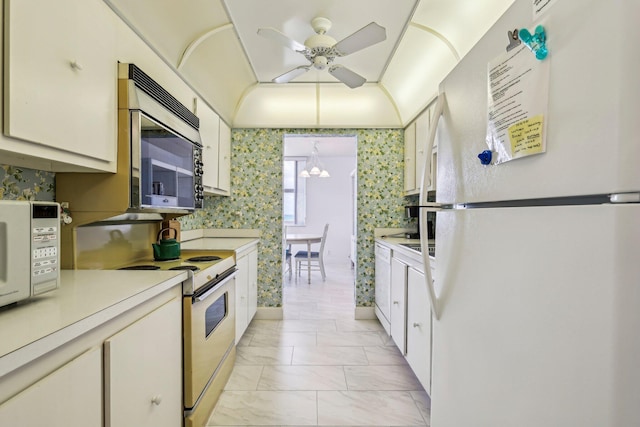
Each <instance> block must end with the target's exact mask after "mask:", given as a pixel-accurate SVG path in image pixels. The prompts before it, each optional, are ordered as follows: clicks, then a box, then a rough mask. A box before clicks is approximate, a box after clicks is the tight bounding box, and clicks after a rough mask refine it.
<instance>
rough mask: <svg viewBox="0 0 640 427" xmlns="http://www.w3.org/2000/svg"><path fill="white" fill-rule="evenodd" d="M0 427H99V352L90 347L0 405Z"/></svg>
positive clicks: (100, 385)
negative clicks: (79, 426)
mask: <svg viewBox="0 0 640 427" xmlns="http://www.w3.org/2000/svg"><path fill="white" fill-rule="evenodd" d="M0 425H1V426H21V427H41V426H47V427H69V426H76V425H83V426H101V425H102V352H101V348H100V347H93V348H92V349H90V350H89V351H87V352H85V353H83V354H81V355H80V356H78V357H76V358H75V359H73V360H71V361H70V362H68V363H67V364H65V365H63V366H62V367H60V368H58V369H56V370H55V371H53V372H52V373H51V374H49V375H47V376H46V377H44V378H42V379H41V380H39V381H37V382H36V383H35V384H33V385H31V386H30V387H28V388H26V389H25V390H23V391H22V392H20V393H19V394H17V395H16V396H14V397H13V398H11V399H9V400H8V401H6V402H5V403H3V404H2V405H0Z"/></svg>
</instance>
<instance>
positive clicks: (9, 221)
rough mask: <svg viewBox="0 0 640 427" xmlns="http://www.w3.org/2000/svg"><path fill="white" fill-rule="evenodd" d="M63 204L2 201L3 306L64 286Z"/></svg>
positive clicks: (0, 301) (0, 283) (0, 291)
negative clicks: (61, 215) (61, 217)
mask: <svg viewBox="0 0 640 427" xmlns="http://www.w3.org/2000/svg"><path fill="white" fill-rule="evenodd" d="M59 265H60V205H59V204H58V203H54V202H37V201H28V200H0V306H5V305H8V304H12V303H15V302H18V301H21V300H23V299H27V298H30V297H32V296H35V295H39V294H41V293H44V292H48V291H51V290H53V289H57V288H58V287H59V285H60V268H59Z"/></svg>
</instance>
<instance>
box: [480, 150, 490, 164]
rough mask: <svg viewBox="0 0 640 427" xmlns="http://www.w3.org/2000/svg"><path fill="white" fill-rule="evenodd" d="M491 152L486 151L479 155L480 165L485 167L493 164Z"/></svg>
mask: <svg viewBox="0 0 640 427" xmlns="http://www.w3.org/2000/svg"><path fill="white" fill-rule="evenodd" d="M491 156H492V153H491V150H484V151H483V152H482V153H480V154H478V158H479V159H480V163H482V164H483V165H490V164H491Z"/></svg>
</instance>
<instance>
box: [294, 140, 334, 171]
mask: <svg viewBox="0 0 640 427" xmlns="http://www.w3.org/2000/svg"><path fill="white" fill-rule="evenodd" d="M311 176H317V177H318V178H330V177H331V175H329V171H327V170H326V169H325V168H324V166H323V165H322V163H321V162H320V159H319V158H318V143H317V142H314V143H313V151H312V152H311V157H309V159H308V160H307V166H306V167H305V168H304V169H302V171H301V172H300V177H302V178H309V177H311Z"/></svg>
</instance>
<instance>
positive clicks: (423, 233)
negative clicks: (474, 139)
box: [418, 92, 446, 320]
mask: <svg viewBox="0 0 640 427" xmlns="http://www.w3.org/2000/svg"><path fill="white" fill-rule="evenodd" d="M445 102H446V100H445V96H444V92H442V93H440V94H439V95H438V100H437V101H436V106H435V110H434V112H433V119H432V121H431V123H433V125H432V126H431V129H429V139H428V140H427V147H426V148H425V150H426V151H425V156H424V157H425V159H426V162H425V165H424V168H422V185H421V186H420V198H419V204H420V207H421V208H420V210H419V212H418V216H419V219H420V230H419V232H420V246H421V248H422V260H423V263H424V278H425V282H427V283H426V285H427V291H428V292H429V301H430V303H431V313H433V317H434V319H436V320H438V319H439V318H440V311H439V309H438V308H439V307H438V300H437V298H436V291H435V288H434V285H433V277H432V275H431V260H430V258H429V242H428V240H429V235H428V232H427V230H426V228H425V227H426V226H427V225H428V222H427V212H429V211H431V212H436V211H438V210H440V209H439V207H438V205H437V204H435V203H429V202H427V188H428V187H429V185H430V184H431V168H432V167H433V165H432V164H431V159H432V158H433V156H432V155H431V152H432V151H433V144H434V142H435V139H436V131H437V129H438V121H439V120H440V116H441V115H442V112H443V111H444V104H445Z"/></svg>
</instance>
